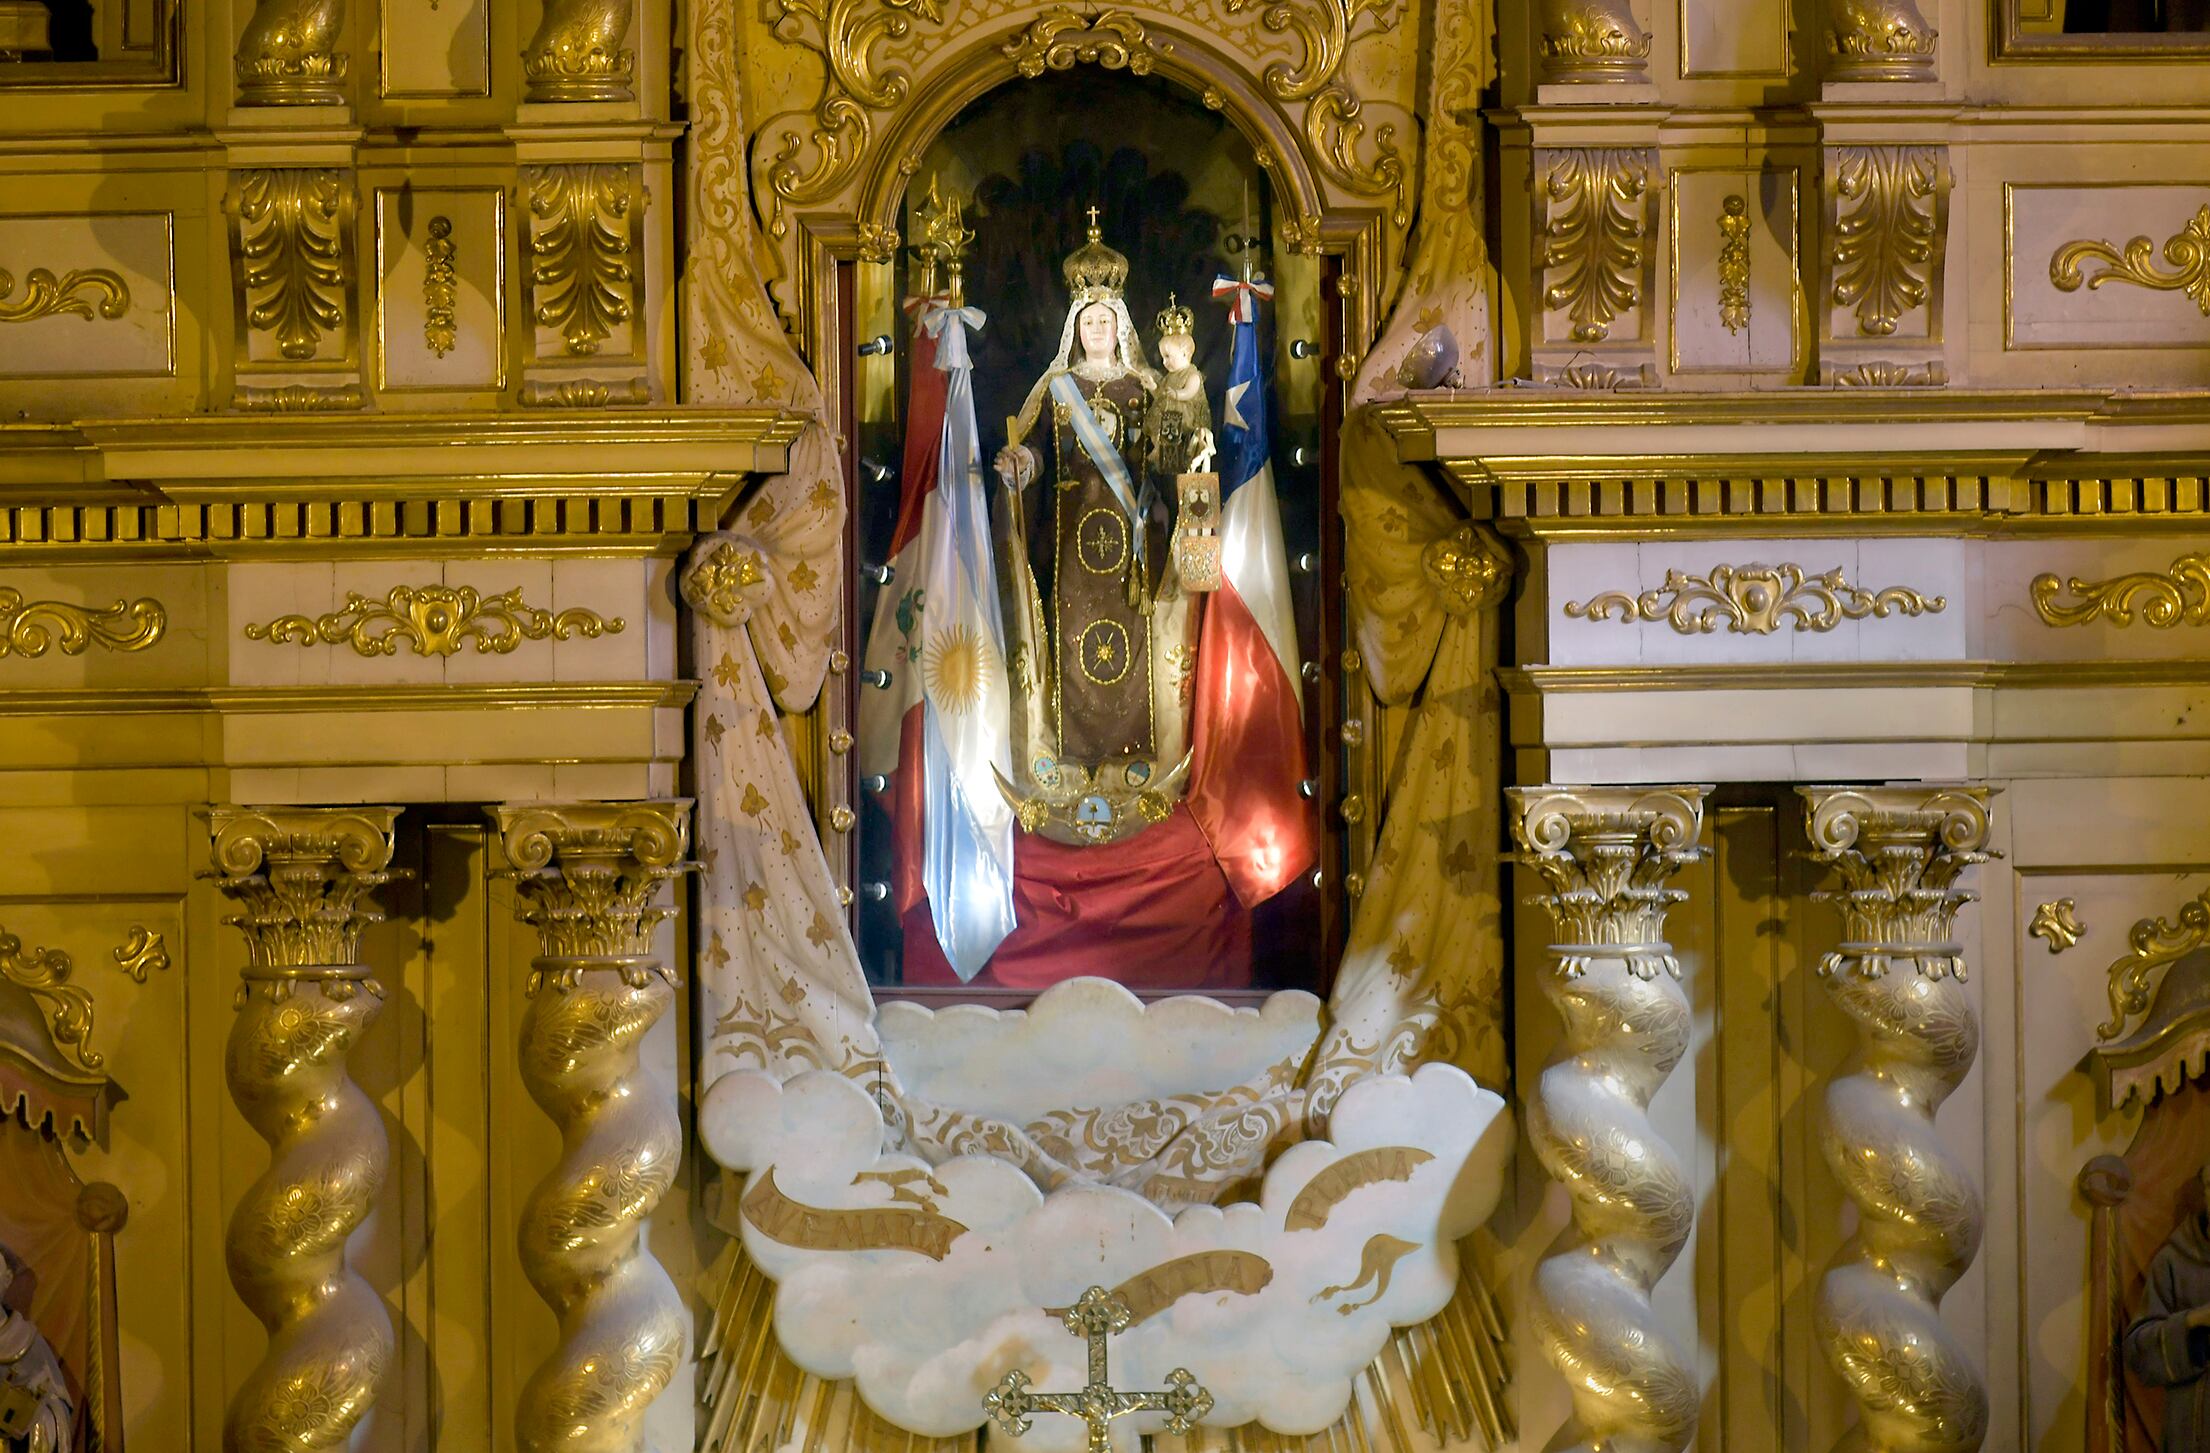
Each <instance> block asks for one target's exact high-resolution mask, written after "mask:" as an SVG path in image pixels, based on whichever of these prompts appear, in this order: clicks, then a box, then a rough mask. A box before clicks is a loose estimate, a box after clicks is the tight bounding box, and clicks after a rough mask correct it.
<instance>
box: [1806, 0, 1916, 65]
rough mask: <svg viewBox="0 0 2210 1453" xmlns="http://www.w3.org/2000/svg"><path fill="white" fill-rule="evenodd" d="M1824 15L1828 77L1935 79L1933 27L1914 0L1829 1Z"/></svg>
mask: <svg viewBox="0 0 2210 1453" xmlns="http://www.w3.org/2000/svg"><path fill="white" fill-rule="evenodd" d="M1827 17H1828V29H1827V32H1826V53H1827V55H1828V56H1830V57H1832V60H1831V62H1830V63H1829V64H1828V66H1827V70H1826V74H1827V78H1828V79H1829V80H1835V81H1931V80H1934V79H1935V75H1934V46H1935V41H1936V32H1935V30H1934V27H1933V26H1931V25H1929V24H1927V23H1926V19H1925V17H1924V16H1922V15H1921V14H1919V10H1918V6H1917V5H1916V4H1915V3H1913V0H1834V4H1833V5H1831V6H1830V7H1829V8H1828V11H1827Z"/></svg>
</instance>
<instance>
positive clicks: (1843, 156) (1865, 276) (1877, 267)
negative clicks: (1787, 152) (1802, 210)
mask: <svg viewBox="0 0 2210 1453" xmlns="http://www.w3.org/2000/svg"><path fill="white" fill-rule="evenodd" d="M1833 168H1834V170H1833V178H1832V181H1831V183H1830V184H1831V186H1832V187H1833V189H1834V242H1833V247H1832V249H1831V251H1830V252H1829V253H1828V259H1829V260H1830V261H1831V262H1832V263H1833V265H1834V283H1833V289H1832V296H1833V299H1834V305H1835V306H1836V307H1838V308H1855V309H1856V310H1857V331H1858V332H1859V333H1862V334H1865V335H1867V336H1870V337H1876V338H1885V337H1887V336H1888V335H1889V334H1891V333H1893V332H1895V328H1896V324H1897V323H1898V322H1899V321H1900V320H1901V319H1902V317H1903V315H1904V314H1905V313H1908V312H1910V311H1911V310H1912V309H1913V308H1917V307H1920V306H1922V305H1923V304H1924V303H1925V302H1926V299H1927V298H1928V296H1929V295H1930V294H1931V291H1932V288H1933V276H1934V267H1935V254H1936V253H1937V252H1938V251H1939V248H1940V242H1941V201H1942V194H1943V192H1944V191H1946V190H1947V187H1948V176H1947V169H1946V168H1945V167H1944V166H1943V164H1942V154H1941V149H1940V148H1939V147H1932V146H1845V147H1840V148H1837V149H1836V150H1835V152H1834V154H1833Z"/></svg>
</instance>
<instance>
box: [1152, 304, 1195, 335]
mask: <svg viewBox="0 0 2210 1453" xmlns="http://www.w3.org/2000/svg"><path fill="white" fill-rule="evenodd" d="M1196 321H1197V320H1196V318H1195V317H1194V315H1192V314H1191V312H1190V310H1189V309H1187V308H1185V307H1183V306H1181V305H1180V304H1179V303H1177V302H1175V301H1174V294H1172V293H1168V294H1167V295H1166V306H1165V307H1164V308H1162V309H1161V310H1160V311H1159V336H1160V337H1161V338H1172V337H1174V336H1175V335H1176V334H1180V335H1181V336H1182V337H1185V338H1187V337H1188V336H1189V330H1190V328H1191V326H1192V325H1193V324H1195V322H1196Z"/></svg>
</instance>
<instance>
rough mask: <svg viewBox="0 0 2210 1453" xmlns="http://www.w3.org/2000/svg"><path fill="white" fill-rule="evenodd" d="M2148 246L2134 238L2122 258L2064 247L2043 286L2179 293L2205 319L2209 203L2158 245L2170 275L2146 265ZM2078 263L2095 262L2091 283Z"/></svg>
mask: <svg viewBox="0 0 2210 1453" xmlns="http://www.w3.org/2000/svg"><path fill="white" fill-rule="evenodd" d="M2150 246H2151V243H2150V242H2149V239H2148V238H2146V237H2136V238H2134V239H2133V240H2132V241H2130V242H2128V243H2127V244H2126V245H2125V250H2124V251H2122V252H2121V251H2120V250H2119V249H2117V248H2115V247H2112V246H2111V245H2110V244H2109V243H2107V242H2099V241H2096V240H2094V239H2093V238H2082V239H2081V240H2079V241H2077V242H2067V243H2065V244H2064V245H2063V246H2062V247H2060V248H2058V249H2057V250H2056V253H2055V254H2054V255H2053V256H2052V257H2050V259H2049V281H2050V282H2052V283H2054V284H2055V285H2056V287H2057V290H2058V291H2059V292H2066V293H2071V292H2077V291H2079V288H2080V285H2081V283H2083V282H2084V283H2085V284H2086V285H2087V290H2088V291H2089V292H2093V291H2094V290H2095V289H2097V288H2099V287H2101V286H2102V285H2103V284H2104V283H2111V282H2118V283H2131V284H2133V286H2135V287H2137V288H2149V289H2151V290H2153V291H2155V292H2160V293H2185V294H2186V295H2187V296H2188V297H2189V298H2190V299H2192V300H2193V302H2194V305H2195V306H2196V307H2197V308H2198V309H2200V310H2201V312H2202V315H2203V316H2204V317H2205V318H2210V202H2206V203H2204V204H2203V207H2202V210H2201V211H2199V212H2197V213H2195V215H2194V216H2193V217H2192V218H2190V219H2189V220H2188V223H2187V225H2186V226H2185V227H2182V228H2181V229H2180V230H2179V231H2177V232H2175V233H2173V234H2172V235H2171V236H2170V237H2168V238H2166V239H2165V240H2164V261H2166V262H2168V263H2170V264H2171V267H2172V270H2171V271H2170V272H2161V271H2159V270H2158V269H2157V266H2156V264H2155V263H2154V262H2152V261H2151V260H2150V258H2149V248H2150ZM2083 262H2099V263H2101V264H2102V265H2103V270H2102V271H2101V272H2098V273H2096V274H2095V275H2094V276H2092V277H2086V276H2083V275H2082V273H2081V272H2080V264H2081V263H2083Z"/></svg>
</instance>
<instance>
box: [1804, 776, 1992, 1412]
mask: <svg viewBox="0 0 2210 1453" xmlns="http://www.w3.org/2000/svg"><path fill="white" fill-rule="evenodd" d="M1800 791H1801V792H1802V795H1803V798H1804V802H1805V818H1806V826H1807V828H1808V831H1809V836H1810V842H1811V856H1812V857H1813V859H1814V860H1816V861H1818V862H1821V863H1824V864H1827V865H1829V866H1831V867H1833V868H1835V869H1836V870H1837V871H1838V873H1839V875H1840V877H1841V879H1842V885H1843V886H1842V889H1841V891H1839V892H1837V893H1834V894H1831V895H1827V896H1829V897H1831V898H1832V899H1834V900H1836V901H1838V903H1839V905H1840V907H1841V910H1842V938H1841V942H1840V943H1839V944H1838V945H1837V946H1836V947H1835V949H1834V950H1833V951H1832V952H1830V953H1828V954H1827V955H1826V956H1825V957H1824V958H1823V959H1822V960H1821V961H1820V964H1819V969H1818V972H1819V977H1820V979H1821V980H1822V981H1823V982H1824V983H1825V985H1826V988H1827V992H1828V993H1829V994H1830V995H1832V997H1833V999H1834V1002H1835V1003H1836V1004H1838V1005H1839V1006H1840V1007H1841V1009H1842V1011H1843V1012H1844V1013H1846V1014H1848V1015H1849V1017H1850V1018H1851V1019H1852V1020H1854V1021H1855V1022H1856V1025H1857V1030H1858V1048H1859V1053H1858V1057H1857V1058H1856V1060H1855V1061H1854V1062H1853V1063H1852V1065H1851V1067H1850V1068H1849V1070H1848V1071H1847V1072H1846V1073H1844V1074H1842V1075H1840V1076H1838V1077H1837V1078H1835V1079H1834V1080H1833V1081H1831V1082H1830V1083H1829V1084H1828V1085H1827V1087H1826V1115H1825V1120H1824V1123H1823V1125H1822V1126H1821V1135H1820V1142H1821V1148H1822V1149H1823V1150H1824V1152H1825V1154H1826V1160H1827V1164H1828V1165H1830V1166H1832V1167H1833V1170H1834V1176H1835V1179H1836V1181H1837V1182H1839V1183H1840V1185H1841V1187H1842V1190H1843V1192H1844V1193H1845V1194H1846V1195H1847V1196H1848V1197H1849V1199H1850V1201H1851V1202H1852V1204H1854V1206H1855V1207H1856V1213H1857V1215H1856V1222H1857V1231H1856V1235H1855V1236H1853V1237H1852V1238H1851V1239H1850V1240H1849V1241H1848V1242H1847V1243H1846V1244H1845V1245H1844V1246H1843V1248H1842V1249H1841V1251H1839V1252H1838V1253H1836V1255H1835V1257H1834V1259H1833V1260H1832V1261H1831V1262H1830V1263H1828V1266H1827V1269H1826V1273H1825V1275H1824V1277H1823V1278H1822V1279H1821V1281H1820V1284H1819V1294H1818V1302H1817V1308H1816V1326H1817V1329H1818V1340H1819V1342H1820V1345H1821V1347H1822V1348H1823V1350H1824V1351H1825V1354H1826V1360H1827V1363H1828V1365H1829V1366H1831V1367H1832V1368H1833V1369H1834V1373H1835V1375H1836V1376H1838V1377H1840V1378H1841V1379H1842V1381H1843V1382H1844V1383H1845V1384H1847V1385H1848V1388H1849V1392H1850V1395H1851V1396H1852V1397H1853V1398H1855V1399H1856V1401H1857V1404H1858V1409H1859V1414H1860V1417H1861V1419H1862V1424H1861V1425H1862V1426H1864V1427H1868V1428H1878V1429H1880V1430H1881V1441H1882V1442H1883V1443H1884V1444H1885V1446H1888V1447H1891V1448H1898V1449H1926V1450H1933V1449H1975V1448H1978V1447H1979V1446H1980V1442H1981V1440H1982V1439H1983V1438H1984V1437H1985V1436H1986V1433H1987V1392H1986V1389H1985V1388H1984V1387H1983V1386H1982V1385H1981V1382H1980V1376H1979V1373H1978V1372H1977V1371H1976V1370H1975V1369H1974V1367H1973V1365H1972V1360H1971V1358H1970V1356H1969V1355H1968V1354H1967V1353H1966V1350H1965V1348H1964V1346H1963V1344H1962V1342H1961V1341H1960V1340H1959V1339H1958V1338H1957V1337H1956V1336H1955V1335H1954V1334H1952V1333H1951V1332H1950V1331H1949V1330H1948V1329H1947V1328H1946V1327H1944V1326H1943V1325H1942V1322H1941V1298H1942V1296H1943V1294H1944V1293H1946V1292H1947V1291H1948V1290H1949V1288H1950V1287H1951V1286H1952V1285H1954V1284H1955V1283H1956V1280H1957V1278H1958V1277H1959V1276H1962V1275H1963V1274H1964V1271H1965V1269H1966V1268H1967V1267H1969V1266H1970V1265H1971V1264H1972V1258H1973V1256H1974V1255H1975V1254H1976V1253H1977V1252H1978V1250H1979V1245H1980V1195H1979V1191H1978V1189H1977V1188H1976V1187H1975V1186H1974V1185H1973V1182H1972V1176H1971V1172H1970V1169H1969V1167H1968V1165H1967V1164H1966V1163H1965V1162H1964V1161H1963V1160H1962V1159H1961V1158H1959V1157H1958V1155H1957V1154H1956V1152H1955V1151H1953V1150H1951V1149H1950V1148H1949V1147H1948V1146H1947V1145H1945V1144H1944V1143H1943V1141H1942V1138H1941V1136H1940V1135H1939V1134H1937V1133H1936V1132H1935V1129H1934V1112H1935V1111H1936V1109H1938V1108H1939V1107H1940V1105H1941V1102H1942V1101H1943V1100H1944V1099H1946V1098H1948V1096H1949V1093H1950V1092H1951V1091H1952V1090H1954V1089H1956V1087H1957V1085H1958V1084H1959V1083H1960V1082H1961V1081H1962V1080H1963V1079H1964V1077H1965V1074H1966V1072H1967V1071H1968V1070H1970V1069H1971V1067H1972V1061H1973V1058H1974V1056H1975V1055H1977V1053H1978V1052H1979V1044H1980V1026H1979V1023H1978V1021H1977V1019H1975V1018H1974V1015H1973V1009H1972V1001H1971V999H1970V997H1969V996H1968V995H1967V993H1966V992H1965V990H1964V988H1963V986H1962V983H1961V981H1962V980H1963V978H1964V976H1965V966H1964V955H1963V950H1962V948H1961V947H1960V946H1959V944H1958V943H1957V940H1956V921H1957V910H1958V909H1959V908H1961V907H1962V906H1963V905H1964V904H1965V903H1967V902H1969V901H1970V900H1971V899H1972V897H1973V895H1972V894H1971V893H1969V892H1966V891H1964V890H1962V889H1960V888H1958V887H1957V886H1956V885H1957V879H1958V877H1959V875H1961V874H1962V873H1963V871H1964V870H1965V869H1966V868H1968V867H1970V866H1971V865H1973V864H1975V863H1981V862H1985V861H1987V859H1988V857H1989V854H1988V853H1987V852H1985V851H1984V849H1985V848H1986V846H1987V840H1988V799H1989V796H1990V795H1991V794H1990V793H1989V791H1988V789H1986V788H1975V787H1875V788H1861V789H1860V788H1829V787H1806V788H1802V789H1800ZM1898 969H1901V970H1902V972H1895V971H1896V970H1898ZM1906 1268H1907V1271H1906V1272H1905V1274H1902V1275H1898V1270H1899V1269H1906Z"/></svg>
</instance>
